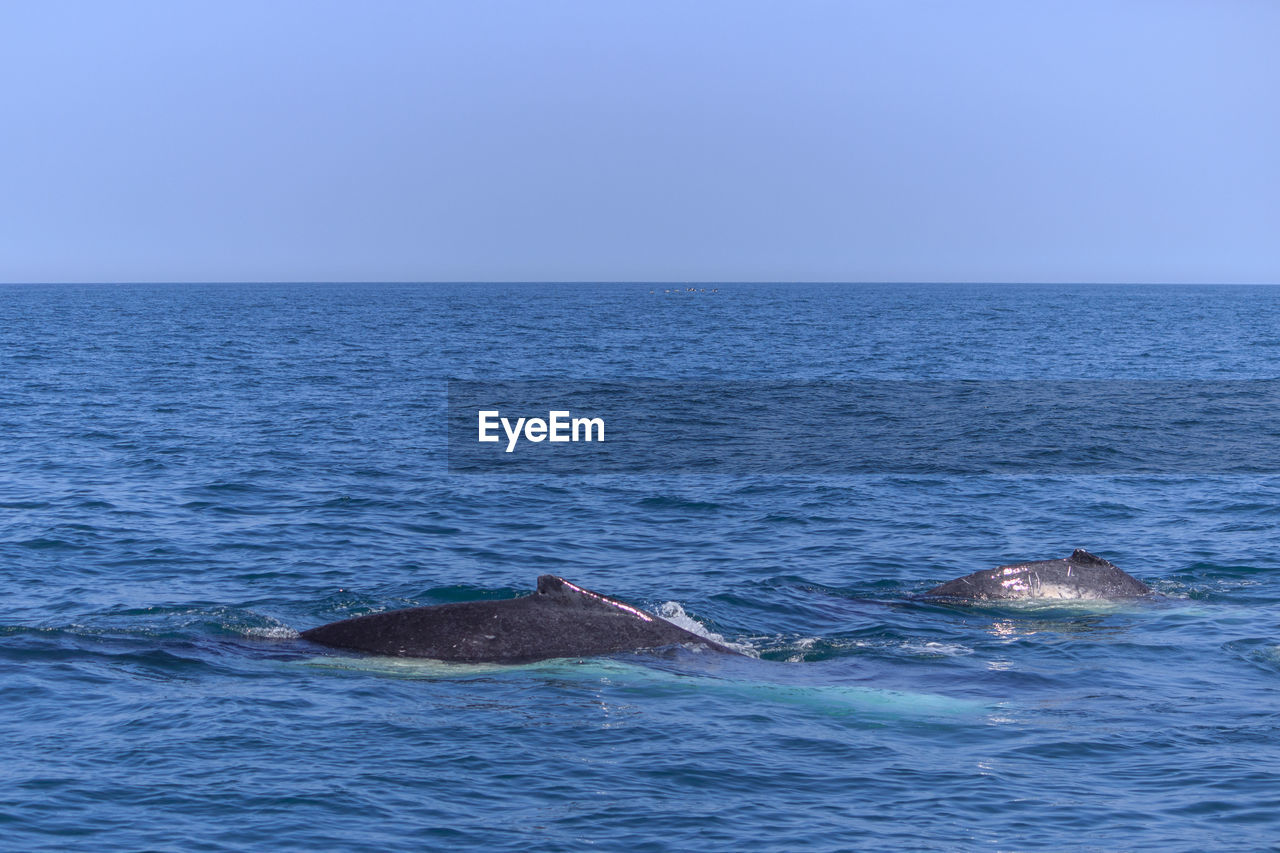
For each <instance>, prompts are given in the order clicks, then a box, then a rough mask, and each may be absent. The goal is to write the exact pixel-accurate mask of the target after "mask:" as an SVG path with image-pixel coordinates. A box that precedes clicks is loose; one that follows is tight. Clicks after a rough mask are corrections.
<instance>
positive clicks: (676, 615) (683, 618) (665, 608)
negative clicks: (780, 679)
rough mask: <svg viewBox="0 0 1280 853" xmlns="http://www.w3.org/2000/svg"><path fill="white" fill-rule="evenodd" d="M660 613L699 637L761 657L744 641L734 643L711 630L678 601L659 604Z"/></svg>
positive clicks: (678, 626)
mask: <svg viewBox="0 0 1280 853" xmlns="http://www.w3.org/2000/svg"><path fill="white" fill-rule="evenodd" d="M658 615H659V616H661V617H662V618H663V619H666V620H667V621H668V622H670V623H671V624H672V625H675V626H676V627H677V628H683V629H685V630H686V631H688V632H689V633H690V634H697V635H698V636H699V637H705V638H706V639H708V640H710V641H711V642H713V643H719V644H720V645H722V646H727V647H729V648H731V649H733V650H734V651H735V652H739V653H740V654H744V655H749V656H750V657H760V653H759V652H757V651H756V650H755V649H753V648H752V647H751V646H748V645H746V644H744V643H734V642H730V641H729V640H726V639H725V638H724V637H723V636H722V635H720V634H717V633H715V632H714V631H710V630H708V629H707V626H706V625H703V624H702V623H701V622H699V621H698V620H697V619H694V618H693V617H692V616H690V615H689V614H688V613H687V612H685V609H684V606H683V605H681V604H680V602H678V601H668V602H666V603H665V604H661V605H659V606H658Z"/></svg>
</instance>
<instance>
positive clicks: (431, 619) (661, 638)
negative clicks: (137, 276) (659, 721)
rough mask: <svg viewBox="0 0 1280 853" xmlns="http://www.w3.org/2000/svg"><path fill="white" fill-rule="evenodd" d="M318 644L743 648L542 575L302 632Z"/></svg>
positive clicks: (411, 652)
mask: <svg viewBox="0 0 1280 853" xmlns="http://www.w3.org/2000/svg"><path fill="white" fill-rule="evenodd" d="M302 638H303V639H305V640H310V641H311V642H313V643H320V644H321V645H325V646H333V647H335V648H340V649H352V650H354V651H359V652H369V653H371V654H376V655H392V656H396V657H414V658H432V659H434V660H443V661H459V662H464V663H530V662H532V661H539V660H546V659H548V658H576V657H597V656H599V655H610V654H617V653H620V652H635V651H642V650H646V649H657V648H661V647H663V646H673V645H685V646H695V647H701V648H706V649H711V650H713V651H717V652H725V653H728V654H737V652H735V651H733V650H732V649H730V648H728V647H726V646H723V645H721V644H720V643H716V642H713V641H711V640H708V639H707V638H706V637H700V636H698V635H697V634H694V633H692V632H689V631H686V630H685V629H683V628H681V627H679V626H677V625H673V624H671V623H670V622H668V621H666V620H665V619H662V618H659V617H657V616H654V615H653V614H651V613H645V612H644V611H643V610H640V609H639V608H636V607H632V606H631V605H629V604H624V603H623V602H621V601H617V600H616V599H612V598H609V597H607V596H603V595H600V594H599V593H595V592H591V591H590V590H586V589H583V588H582V587H579V586H575V585H573V584H571V583H569V582H568V581H566V580H565V579H564V578H558V577H556V576H555V575H543V576H542V577H540V578H538V589H537V591H536V592H534V593H531V594H530V595H525V596H521V597H520V598H508V599H504V600H500V601H465V602H460V603H457V604H438V605H435V606H433V607H413V608H410V609H407V610H393V611H390V612H388V613H373V614H370V615H368V616H357V617H355V618H354V619H345V620H343V621H341V622H333V623H330V624H328V625H321V626H320V627H318V628H312V629H311V630H309V631H303V632H302Z"/></svg>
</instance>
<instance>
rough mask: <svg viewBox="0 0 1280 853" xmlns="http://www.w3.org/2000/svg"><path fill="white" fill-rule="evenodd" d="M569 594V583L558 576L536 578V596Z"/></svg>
mask: <svg viewBox="0 0 1280 853" xmlns="http://www.w3.org/2000/svg"><path fill="white" fill-rule="evenodd" d="M567 592H569V582H568V581H566V580H565V579H564V578H562V577H559V576H558V575H539V576H538V595H558V594H559V595H563V594H565V593H567Z"/></svg>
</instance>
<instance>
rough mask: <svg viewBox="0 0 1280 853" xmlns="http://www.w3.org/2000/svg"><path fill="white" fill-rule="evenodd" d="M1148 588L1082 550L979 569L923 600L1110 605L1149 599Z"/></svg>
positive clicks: (938, 588) (949, 582)
mask: <svg viewBox="0 0 1280 853" xmlns="http://www.w3.org/2000/svg"><path fill="white" fill-rule="evenodd" d="M1153 594H1154V592H1153V590H1152V589H1151V587H1149V586H1147V585H1146V584H1144V583H1143V582H1142V581H1140V580H1138V579H1137V578H1135V577H1133V576H1132V575H1130V574H1127V573H1126V572H1124V571H1122V570H1121V569H1119V568H1117V567H1116V565H1115V564H1114V563H1111V562H1109V561H1108V560H1104V559H1103V558H1102V557H1099V556H1097V555H1096V554H1090V553H1089V552H1088V551H1086V550H1084V549H1083V548H1077V549H1076V550H1075V551H1073V552H1072V553H1071V556H1069V557H1065V558H1063V559H1060V560H1034V561H1032V562H1028V563H1011V564H1009V565H1006V566H997V567H996V568H994V569H983V570H981V571H977V572H974V573H973V574H970V575H965V576H964V577H962V578H956V579H955V580H951V581H947V582H946V583H944V584H939V585H938V586H935V587H934V588H933V589H930V590H929V591H927V592H925V593H924V594H923V596H922V597H924V598H939V599H953V600H961V601H1010V600H1036V601H1054V600H1057V601H1082V600H1092V601H1111V600H1122V599H1134V598H1141V597H1142V596H1147V595H1153Z"/></svg>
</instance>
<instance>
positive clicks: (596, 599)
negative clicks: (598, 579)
mask: <svg viewBox="0 0 1280 853" xmlns="http://www.w3.org/2000/svg"><path fill="white" fill-rule="evenodd" d="M538 595H545V596H549V597H551V598H553V599H555V600H556V602H557V603H559V604H573V605H575V606H586V607H603V608H607V609H612V610H613V611H616V612H621V613H626V614H628V615H629V616H634V617H635V618H637V619H639V620H640V621H641V622H652V621H653V620H654V617H653V616H650V615H649V614H648V613H645V612H644V611H643V610H640V609H638V608H635V607H632V606H631V605H630V604H626V603H625V602H622V601H618V600H617V599H616V598H610V597H609V596H607V595H601V594H600V593H598V592H592V591H591V590H589V589H583V588H582V587H580V586H578V585H577V584H575V583H570V582H569V581H567V580H565V579H564V578H562V577H557V576H556V575H542V576H540V577H539V578H538Z"/></svg>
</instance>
